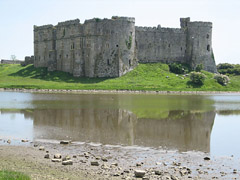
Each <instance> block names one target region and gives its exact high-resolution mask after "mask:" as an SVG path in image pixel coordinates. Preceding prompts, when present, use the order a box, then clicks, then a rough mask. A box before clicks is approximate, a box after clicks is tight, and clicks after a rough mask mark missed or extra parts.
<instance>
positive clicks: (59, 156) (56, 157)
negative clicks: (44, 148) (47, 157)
mask: <svg viewBox="0 0 240 180" xmlns="http://www.w3.org/2000/svg"><path fill="white" fill-rule="evenodd" d="M61 158H62V155H61V154H59V153H57V154H54V159H61Z"/></svg>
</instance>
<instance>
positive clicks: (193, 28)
mask: <svg viewBox="0 0 240 180" xmlns="http://www.w3.org/2000/svg"><path fill="white" fill-rule="evenodd" d="M180 22H181V28H162V27H161V26H160V25H158V27H138V26H135V19H134V18H130V17H116V16H113V17H112V18H111V19H98V18H94V19H91V20H86V21H85V22H84V23H83V24H81V23H80V20H79V19H76V20H70V21H65V22H60V23H58V24H57V25H56V26H53V25H44V26H34V57H35V58H34V66H35V67H47V68H48V70H49V71H54V70H59V71H64V72H68V73H71V74H73V76H75V77H120V76H122V75H124V74H125V73H127V72H129V71H131V70H132V69H133V68H134V67H136V66H137V64H138V62H140V63H154V62H164V63H172V62H179V63H187V64H189V65H190V66H191V67H193V68H194V67H196V65H198V64H203V66H204V69H205V70H207V71H210V72H216V71H217V70H216V64H215V60H214V57H213V50H212V23H211V22H191V21H190V18H181V19H180Z"/></svg>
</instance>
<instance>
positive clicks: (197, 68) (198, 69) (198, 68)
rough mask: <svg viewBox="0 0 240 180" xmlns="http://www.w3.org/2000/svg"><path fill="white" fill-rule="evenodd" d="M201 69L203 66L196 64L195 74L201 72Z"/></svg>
mask: <svg viewBox="0 0 240 180" xmlns="http://www.w3.org/2000/svg"><path fill="white" fill-rule="evenodd" d="M202 69H203V65H202V64H198V65H197V66H196V68H195V71H196V72H201V70H202Z"/></svg>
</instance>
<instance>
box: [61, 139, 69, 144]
mask: <svg viewBox="0 0 240 180" xmlns="http://www.w3.org/2000/svg"><path fill="white" fill-rule="evenodd" d="M70 143H71V141H66V140H62V141H60V144H70Z"/></svg>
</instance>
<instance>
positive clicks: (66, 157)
mask: <svg viewBox="0 0 240 180" xmlns="http://www.w3.org/2000/svg"><path fill="white" fill-rule="evenodd" d="M70 159H71V157H70V156H65V157H64V158H63V159H62V160H63V161H67V160H70Z"/></svg>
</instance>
